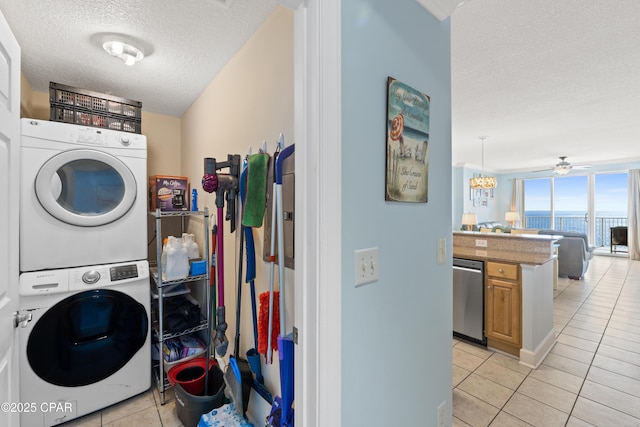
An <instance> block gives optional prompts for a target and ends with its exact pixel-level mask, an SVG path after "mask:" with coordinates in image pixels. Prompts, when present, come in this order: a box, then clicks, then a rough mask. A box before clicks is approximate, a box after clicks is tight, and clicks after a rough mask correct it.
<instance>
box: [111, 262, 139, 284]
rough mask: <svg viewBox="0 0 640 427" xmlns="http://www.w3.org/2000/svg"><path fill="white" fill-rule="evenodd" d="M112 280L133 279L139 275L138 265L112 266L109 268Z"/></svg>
mask: <svg viewBox="0 0 640 427" xmlns="http://www.w3.org/2000/svg"><path fill="white" fill-rule="evenodd" d="M109 274H110V276H111V281H112V282H116V281H118V280H125V279H133V278H135V277H138V266H137V265H136V264H127V265H121V266H118V267H111V268H110V269H109Z"/></svg>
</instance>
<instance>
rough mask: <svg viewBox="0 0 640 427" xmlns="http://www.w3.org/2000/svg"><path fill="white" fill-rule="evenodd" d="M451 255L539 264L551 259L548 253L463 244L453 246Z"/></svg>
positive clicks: (480, 259)
mask: <svg viewBox="0 0 640 427" xmlns="http://www.w3.org/2000/svg"><path fill="white" fill-rule="evenodd" d="M453 256H454V258H464V259H473V260H476V261H496V262H513V263H516V264H531V265H541V264H544V263H546V262H548V261H549V260H550V259H552V258H550V256H549V255H548V254H537V253H529V252H511V251H501V250H495V249H478V248H468V247H464V246H454V247H453Z"/></svg>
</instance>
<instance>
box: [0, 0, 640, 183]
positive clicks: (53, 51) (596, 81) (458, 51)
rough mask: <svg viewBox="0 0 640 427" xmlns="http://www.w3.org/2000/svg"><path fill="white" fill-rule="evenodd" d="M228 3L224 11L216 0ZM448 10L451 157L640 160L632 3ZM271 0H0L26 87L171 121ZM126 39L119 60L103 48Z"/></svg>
mask: <svg viewBox="0 0 640 427" xmlns="http://www.w3.org/2000/svg"><path fill="white" fill-rule="evenodd" d="M403 1H409V0H403ZM225 3H226V4H230V6H229V8H225V7H222V6H220V5H221V4H225ZM460 3H461V4H460V6H458V8H457V9H456V10H455V12H454V13H453V15H452V16H451V47H452V64H451V68H452V76H451V80H452V110H453V111H452V121H453V129H452V137H453V163H454V164H461V163H465V164H468V165H470V166H476V167H478V168H479V167H480V163H481V161H480V154H481V144H480V141H479V140H478V139H477V137H478V136H481V135H487V136H488V138H487V139H486V141H485V168H486V169H488V170H493V171H496V172H509V171H517V170H532V169H533V170H535V169H544V168H548V167H551V166H553V165H555V164H556V163H557V162H558V159H557V157H559V156H568V158H567V160H568V161H569V162H571V163H573V164H585V163H590V164H597V163H611V162H618V161H628V160H640V149H639V148H638V146H639V144H638V139H639V135H640V102H639V101H638V100H640V25H639V24H638V23H639V22H640V0H616V1H614V0H588V1H585V0H561V1H558V0H466V1H465V2H460ZM276 4H277V2H276V0H181V1H176V0H136V1H132V0H93V1H81V0H56V1H36V0H0V10H2V13H3V14H4V15H5V17H6V18H7V21H8V22H9V24H10V25H11V27H12V29H13V31H14V33H15V34H16V38H17V39H18V42H19V43H20V45H21V47H22V70H23V72H24V74H25V76H26V77H27V80H29V82H30V83H31V85H32V87H33V89H34V90H36V91H42V92H46V91H47V89H48V85H49V82H50V81H54V82H58V83H63V84H68V85H71V86H76V87H81V88H84V89H90V90H95V91H98V92H104V93H112V94H114V95H117V96H122V97H125V98H130V99H135V100H138V101H142V103H143V109H144V110H145V111H151V112H156V113H161V114H167V115H171V116H176V117H181V116H182V114H183V113H184V111H185V110H186V109H187V108H188V107H189V106H190V105H191V104H192V103H193V101H194V100H195V99H196V98H197V97H198V95H199V94H200V93H201V92H202V90H203V89H204V88H205V87H206V86H207V85H208V84H209V83H210V82H211V80H212V79H213V78H214V77H215V76H216V74H217V73H218V72H219V71H220V70H221V69H222V67H224V65H225V64H226V63H227V62H228V61H229V59H230V58H231V57H232V56H233V55H234V54H235V53H236V52H237V51H238V49H239V48H240V47H241V46H242V45H243V44H244V43H245V42H246V40H247V39H248V38H249V37H250V36H251V34H253V32H254V31H255V30H256V28H257V27H258V26H260V24H261V23H262V22H264V20H265V19H266V18H267V17H268V16H269V15H270V13H271V12H272V11H273V10H274V9H275V7H276ZM105 33H121V34H127V35H129V36H131V37H133V38H134V39H135V40H138V41H139V42H140V43H141V44H142V45H143V47H144V48H145V50H146V51H147V53H148V54H149V55H148V57H147V58H145V59H144V60H143V61H142V62H141V63H138V64H136V65H134V66H133V67H128V66H126V65H124V63H122V62H121V61H120V60H118V59H115V58H112V57H110V56H108V55H107V54H106V53H104V52H103V51H102V48H101V47H100V41H101V36H102V35H104V34H105Z"/></svg>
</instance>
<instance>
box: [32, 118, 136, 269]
mask: <svg viewBox="0 0 640 427" xmlns="http://www.w3.org/2000/svg"><path fill="white" fill-rule="evenodd" d="M147 215H148V214H147V140H146V137H145V136H144V135H140V134H134V133H128V132H120V131H112V130H108V129H101V128H95V127H87V126H79V125H73V124H68V123H58V122H49V121H42V120H34V119H22V138H21V180H20V271H23V272H25V271H36V270H45V269H59V268H65V267H78V266H83V265H95V264H110V263H116V262H125V261H131V260H143V259H147Z"/></svg>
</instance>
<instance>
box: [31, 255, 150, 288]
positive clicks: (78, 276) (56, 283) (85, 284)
mask: <svg viewBox="0 0 640 427" xmlns="http://www.w3.org/2000/svg"><path fill="white" fill-rule="evenodd" d="M148 278H149V263H148V262H147V261H134V262H128V263H119V264H107V265H92V266H87V267H77V268H68V269H59V270H44V271H34V272H26V273H22V274H21V275H20V289H19V292H20V295H23V296H29V295H42V294H58V293H66V292H74V291H84V290H87V289H88V288H92V289H96V288H102V287H106V286H115V285H121V284H124V283H133V282H140V283H141V284H143V283H146V286H148V281H146V282H145V279H148Z"/></svg>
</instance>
